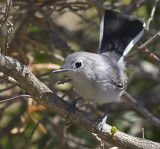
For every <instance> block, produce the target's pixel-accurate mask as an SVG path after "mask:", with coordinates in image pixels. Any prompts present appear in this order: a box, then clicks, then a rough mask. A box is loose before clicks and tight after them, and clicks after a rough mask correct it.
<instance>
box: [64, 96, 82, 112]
mask: <svg viewBox="0 0 160 149" xmlns="http://www.w3.org/2000/svg"><path fill="white" fill-rule="evenodd" d="M80 99H82V97H78V98H76V99H74V100H73V101H72V102H71V103H70V104H69V106H68V107H67V111H68V115H69V114H70V113H75V111H76V104H77V102H78V100H80Z"/></svg>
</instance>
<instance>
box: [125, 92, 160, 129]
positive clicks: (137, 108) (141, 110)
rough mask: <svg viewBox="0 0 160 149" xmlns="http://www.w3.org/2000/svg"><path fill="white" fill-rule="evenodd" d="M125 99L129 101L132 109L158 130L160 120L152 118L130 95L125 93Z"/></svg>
mask: <svg viewBox="0 0 160 149" xmlns="http://www.w3.org/2000/svg"><path fill="white" fill-rule="evenodd" d="M124 95H125V97H126V98H125V99H126V100H127V101H129V102H130V103H131V104H132V105H133V107H134V108H135V109H136V110H137V111H138V112H139V113H141V114H142V115H143V116H144V117H146V118H147V119H148V120H149V121H150V122H151V123H152V124H153V125H154V126H156V127H158V128H160V120H159V119H158V118H156V117H155V116H153V115H152V114H151V113H150V112H149V111H148V110H147V109H145V108H144V107H143V106H142V105H140V104H139V103H138V102H137V101H136V100H135V99H134V98H133V97H132V96H131V95H129V94H128V93H127V92H126V91H125V92H124Z"/></svg>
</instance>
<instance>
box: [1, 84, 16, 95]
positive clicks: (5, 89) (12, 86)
mask: <svg viewBox="0 0 160 149" xmlns="http://www.w3.org/2000/svg"><path fill="white" fill-rule="evenodd" d="M16 86H17V84H13V85H11V86H9V87H6V88H4V89H0V93H2V92H5V91H7V90H10V89H12V88H14V87H16Z"/></svg>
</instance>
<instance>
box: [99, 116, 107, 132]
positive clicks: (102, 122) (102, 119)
mask: <svg viewBox="0 0 160 149" xmlns="http://www.w3.org/2000/svg"><path fill="white" fill-rule="evenodd" d="M98 121H100V123H99V124H98V126H97V129H98V131H102V129H103V126H104V124H105V123H106V121H107V115H106V114H105V115H104V116H103V117H102V118H100V119H99V120H98Z"/></svg>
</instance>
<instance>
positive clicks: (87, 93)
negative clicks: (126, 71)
mask: <svg viewBox="0 0 160 149" xmlns="http://www.w3.org/2000/svg"><path fill="white" fill-rule="evenodd" d="M72 84H73V86H74V88H75V90H76V92H77V93H78V94H79V95H80V96H82V97H83V98H85V99H89V100H92V101H94V102H96V103H99V104H104V103H108V102H113V101H116V100H118V99H119V95H120V91H119V90H117V89H114V95H111V94H110V91H108V90H107V89H106V88H105V89H104V87H103V84H102V86H97V84H95V82H91V81H88V80H86V79H85V78H78V77H77V78H76V79H73V80H72Z"/></svg>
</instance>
